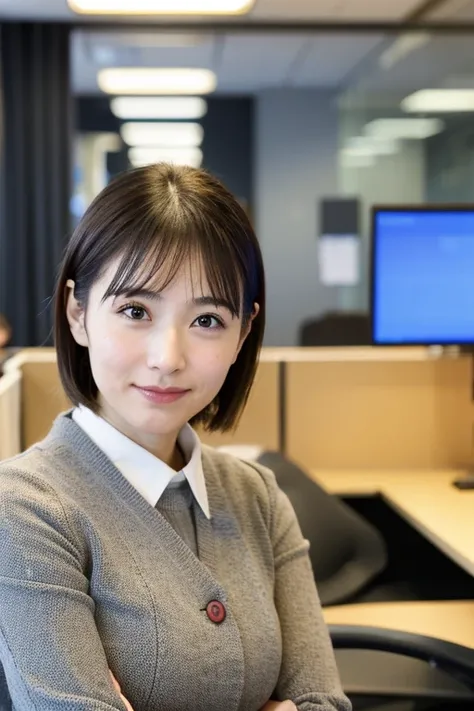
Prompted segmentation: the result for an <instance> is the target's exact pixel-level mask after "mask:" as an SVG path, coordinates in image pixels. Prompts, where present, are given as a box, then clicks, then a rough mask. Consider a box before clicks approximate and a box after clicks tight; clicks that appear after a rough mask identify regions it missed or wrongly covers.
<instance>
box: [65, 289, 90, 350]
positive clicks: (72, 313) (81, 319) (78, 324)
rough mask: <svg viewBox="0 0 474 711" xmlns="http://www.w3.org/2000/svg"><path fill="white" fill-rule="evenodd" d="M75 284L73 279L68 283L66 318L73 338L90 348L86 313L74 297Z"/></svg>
mask: <svg viewBox="0 0 474 711" xmlns="http://www.w3.org/2000/svg"><path fill="white" fill-rule="evenodd" d="M74 287H75V284H74V282H73V280H72V279H68V280H67V282H66V295H65V296H66V318H67V320H68V323H69V328H70V329H71V333H72V336H73V338H74V340H75V341H76V343H78V344H79V345H80V346H85V347H86V348H87V347H88V346H89V339H88V337H87V331H86V326H85V317H86V314H85V311H84V308H83V306H82V305H81V303H80V302H79V301H78V300H77V299H76V297H75V296H74Z"/></svg>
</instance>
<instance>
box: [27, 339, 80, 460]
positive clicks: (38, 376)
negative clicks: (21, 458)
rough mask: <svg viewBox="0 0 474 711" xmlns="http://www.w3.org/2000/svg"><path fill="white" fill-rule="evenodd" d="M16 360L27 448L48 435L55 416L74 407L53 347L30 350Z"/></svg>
mask: <svg viewBox="0 0 474 711" xmlns="http://www.w3.org/2000/svg"><path fill="white" fill-rule="evenodd" d="M16 358H18V359H19V367H20V368H21V372H22V376H23V378H22V445H23V449H26V448H27V447H29V446H31V445H32V444H34V443H35V442H38V440H40V439H42V438H43V437H45V436H46V434H47V433H48V431H49V429H50V427H51V425H52V423H53V421H54V419H55V417H56V416H57V415H58V414H59V413H60V412H62V411H63V410H66V409H67V408H69V407H70V403H69V400H68V399H67V397H66V395H65V393H64V390H63V388H62V385H61V381H60V379H59V373H58V367H57V364H56V353H55V350H54V349H53V348H28V349H27V350H24V351H21V352H20V353H19V354H18V356H16Z"/></svg>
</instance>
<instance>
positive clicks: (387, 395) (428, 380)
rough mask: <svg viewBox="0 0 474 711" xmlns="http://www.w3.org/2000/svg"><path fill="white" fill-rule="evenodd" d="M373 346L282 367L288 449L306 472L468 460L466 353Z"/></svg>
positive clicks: (436, 464) (454, 464)
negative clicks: (448, 354)
mask: <svg viewBox="0 0 474 711" xmlns="http://www.w3.org/2000/svg"><path fill="white" fill-rule="evenodd" d="M366 350H367V349H366ZM380 351H381V349H371V350H370V353H368V354H367V358H362V357H360V358H359V357H355V351H354V352H353V353H352V354H351V353H350V351H349V349H347V353H348V355H347V358H344V357H343V355H342V354H341V352H339V353H338V354H334V357H331V354H330V352H328V353H326V354H324V353H321V352H320V353H319V354H318V355H317V357H316V356H315V358H314V359H313V360H310V359H309V356H307V358H306V360H305V361H304V362H301V360H295V359H294V360H293V361H290V362H288V363H287V364H286V417H285V431H286V452H287V454H288V455H289V456H290V457H293V458H294V459H296V460H297V461H299V462H300V463H301V464H303V465H305V466H306V467H308V468H310V469H313V470H314V469H316V470H317V469H326V470H327V469H332V470H335V469H347V470H351V469H353V470H357V469H359V470H367V469H374V468H381V469H392V470H393V469H407V468H410V469H425V468H427V469H438V468H457V467H462V466H465V465H466V464H467V463H469V462H470V461H471V456H472V422H473V417H472V415H473V407H472V402H471V398H472V367H471V358H470V357H467V356H460V357H456V358H444V357H442V358H431V357H429V355H427V354H426V351H423V352H420V351H419V350H418V351H417V350H413V351H411V352H410V351H408V352H407V351H406V349H405V350H404V351H402V350H401V351H399V352H398V353H397V351H396V350H394V351H391V352H390V351H389V352H387V351H383V349H382V352H380Z"/></svg>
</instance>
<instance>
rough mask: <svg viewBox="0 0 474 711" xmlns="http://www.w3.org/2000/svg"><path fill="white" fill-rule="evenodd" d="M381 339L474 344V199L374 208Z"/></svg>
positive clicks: (375, 319) (376, 314)
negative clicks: (470, 201)
mask: <svg viewBox="0 0 474 711" xmlns="http://www.w3.org/2000/svg"><path fill="white" fill-rule="evenodd" d="M371 248H372V249H371V262H372V264H371V282H372V283H371V321H372V340H373V343H374V344H375V345H427V346H429V345H471V344H474V204H473V205H462V206H455V205H449V206H446V205H443V206H441V205H420V206H410V207H406V206H405V207H401V206H385V207H380V206H378V207H374V208H373V210H372V244H371Z"/></svg>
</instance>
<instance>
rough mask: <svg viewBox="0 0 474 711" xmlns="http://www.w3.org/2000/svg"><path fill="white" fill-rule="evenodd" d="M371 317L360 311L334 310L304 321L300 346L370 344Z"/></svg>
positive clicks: (301, 328) (300, 335)
mask: <svg viewBox="0 0 474 711" xmlns="http://www.w3.org/2000/svg"><path fill="white" fill-rule="evenodd" d="M371 344H372V333H371V326H370V317H369V315H368V314H366V313H359V312H346V311H340V312H333V313H327V314H324V315H323V316H321V318H317V319H311V320H307V321H304V322H303V323H302V324H301V327H300V334H299V345H300V346H370V345H371Z"/></svg>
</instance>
